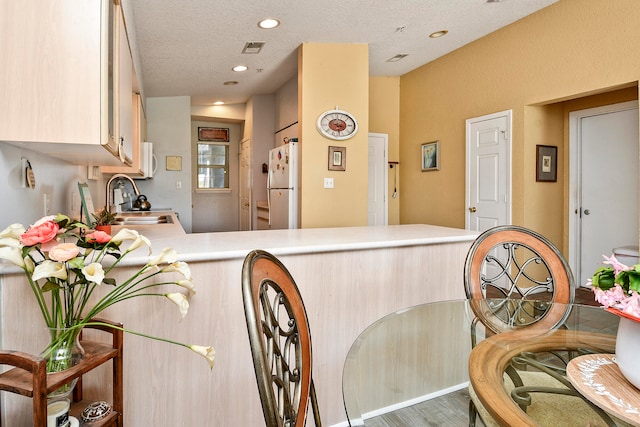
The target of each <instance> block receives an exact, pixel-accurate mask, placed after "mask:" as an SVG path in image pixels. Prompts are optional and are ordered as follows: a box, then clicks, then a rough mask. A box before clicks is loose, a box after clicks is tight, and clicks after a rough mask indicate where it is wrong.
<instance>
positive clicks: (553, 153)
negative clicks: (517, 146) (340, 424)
mask: <svg viewBox="0 0 640 427" xmlns="http://www.w3.org/2000/svg"><path fill="white" fill-rule="evenodd" d="M557 180H558V147H555V146H552V145H536V181H538V182H556V181H557Z"/></svg>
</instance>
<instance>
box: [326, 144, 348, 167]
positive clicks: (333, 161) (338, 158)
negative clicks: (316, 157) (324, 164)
mask: <svg viewBox="0 0 640 427" xmlns="http://www.w3.org/2000/svg"><path fill="white" fill-rule="evenodd" d="M329 170H330V171H344V170H347V147H331V146H330V147H329Z"/></svg>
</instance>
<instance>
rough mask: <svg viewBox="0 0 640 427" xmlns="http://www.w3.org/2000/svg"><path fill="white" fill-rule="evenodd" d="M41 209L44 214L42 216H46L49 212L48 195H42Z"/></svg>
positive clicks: (49, 201) (49, 202) (49, 200)
mask: <svg viewBox="0 0 640 427" xmlns="http://www.w3.org/2000/svg"><path fill="white" fill-rule="evenodd" d="M42 208H43V212H44V216H47V215H49V214H50V212H51V198H50V197H49V194H48V193H43V194H42Z"/></svg>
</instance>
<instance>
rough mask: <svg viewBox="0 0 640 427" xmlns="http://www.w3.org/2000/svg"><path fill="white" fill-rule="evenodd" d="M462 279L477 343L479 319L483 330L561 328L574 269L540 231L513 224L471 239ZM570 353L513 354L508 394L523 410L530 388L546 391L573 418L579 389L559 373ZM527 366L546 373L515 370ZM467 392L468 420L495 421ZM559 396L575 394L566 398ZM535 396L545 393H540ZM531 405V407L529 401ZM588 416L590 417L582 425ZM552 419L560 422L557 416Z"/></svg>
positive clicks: (603, 419) (571, 297)
mask: <svg viewBox="0 0 640 427" xmlns="http://www.w3.org/2000/svg"><path fill="white" fill-rule="evenodd" d="M464 284H465V292H466V295H467V298H468V299H470V300H471V301H470V306H471V308H472V310H473V311H474V314H475V316H476V317H475V319H474V320H473V322H472V326H471V328H472V330H471V340H472V346H475V344H476V333H477V331H476V327H477V324H478V323H482V325H483V326H484V327H485V332H486V333H488V334H497V333H500V332H504V331H508V330H513V329H520V328H536V329H541V330H551V329H556V328H559V327H564V324H565V321H566V319H567V317H568V316H569V314H570V307H571V305H570V304H571V303H573V300H574V296H575V281H574V278H573V274H572V273H571V269H570V267H569V265H568V263H567V262H566V260H565V259H564V257H563V256H562V254H561V253H560V251H559V250H558V249H557V248H556V247H555V246H554V245H553V243H551V242H550V241H549V240H548V239H546V238H545V237H544V236H542V235H540V234H538V233H536V232H534V231H532V230H528V229H526V228H523V227H518V226H514V225H503V226H498V227H494V228H491V229H489V230H487V231H485V232H484V233H482V234H481V235H480V236H479V237H478V238H477V239H476V241H475V242H474V243H473V244H472V245H471V248H470V250H469V253H468V254H467V259H466V262H465V269H464ZM490 298H496V300H491V299H490ZM553 303H560V304H555V305H554V304H553ZM571 356H572V355H567V356H566V357H563V355H560V354H558V353H552V354H551V357H552V358H555V360H556V361H559V362H560V363H557V364H556V363H553V362H551V363H550V362H548V361H543V362H541V361H538V360H537V359H536V357H537V356H535V355H521V356H520V357H519V358H514V359H513V361H512V364H511V365H510V366H508V367H507V369H506V371H505V373H506V374H507V376H508V379H507V381H511V382H512V383H513V391H512V393H511V395H512V397H513V398H514V400H516V402H518V403H519V404H520V406H521V408H522V409H523V410H527V408H528V407H529V405H531V403H532V400H531V397H530V393H551V394H552V397H550V399H552V400H556V401H558V402H562V404H563V405H565V407H566V409H567V410H568V409H569V408H575V409H576V410H575V411H570V410H568V411H567V412H568V414H569V417H574V418H575V417H576V414H577V413H578V412H583V411H582V407H580V406H579V405H584V404H582V403H581V402H580V401H579V398H578V397H577V396H579V394H578V393H577V392H575V390H574V389H573V387H572V386H571V384H570V383H569V381H568V380H566V378H563V375H562V373H563V371H564V368H565V366H566V362H567V359H568V358H570V357H571ZM527 365H529V366H535V367H536V368H537V369H539V370H541V371H543V372H545V373H546V375H545V374H542V372H523V371H521V370H518V369H517V368H523V367H525V366H527ZM523 375H526V382H528V384H529V386H528V387H524V384H523V378H524V377H523ZM505 378H507V377H505ZM527 389H528V390H527ZM519 390H523V391H519ZM469 392H470V395H471V400H470V402H469V425H471V426H473V425H475V419H476V415H477V413H478V412H480V413H481V415H482V420H483V421H484V423H485V425H487V426H493V425H496V423H495V421H494V420H493V419H491V417H490V415H489V414H488V412H487V411H486V409H485V408H484V407H482V404H481V402H479V400H478V399H477V396H476V395H475V391H474V390H473V389H472V388H471V387H470V390H469ZM574 392H575V393H574ZM564 395H570V396H576V397H570V398H569V400H566V399H567V397H564ZM538 398H539V399H541V398H544V397H543V395H542V394H540V395H539V397H538ZM577 398H578V400H571V399H577ZM576 405H578V406H576ZM586 405H587V406H589V407H591V408H593V409H594V411H595V412H596V413H597V414H598V416H599V417H600V418H601V419H600V420H598V421H594V424H593V425H602V424H601V423H604V424H607V425H611V423H612V421H611V420H610V418H608V417H607V416H606V414H604V412H602V411H601V410H599V408H594V407H593V405H591V404H589V403H588V402H586ZM531 409H532V410H533V409H535V408H534V407H533V406H532V407H531ZM534 412H535V411H534ZM531 415H532V416H534V415H535V414H531ZM587 417H591V415H587ZM591 420H592V418H589V421H585V424H584V425H586V423H589V422H591ZM556 421H559V422H560V423H562V422H563V420H562V419H557V420H556ZM589 425H591V424H589Z"/></svg>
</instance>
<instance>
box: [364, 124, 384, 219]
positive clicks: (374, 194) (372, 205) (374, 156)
mask: <svg viewBox="0 0 640 427" xmlns="http://www.w3.org/2000/svg"><path fill="white" fill-rule="evenodd" d="M388 144H389V136H388V135H387V134H383V133H370V134H369V203H368V225H387V224H388V223H389V218H388V200H387V191H388V181H389V174H388V172H387V163H388V158H389V157H388V154H387V146H388Z"/></svg>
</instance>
